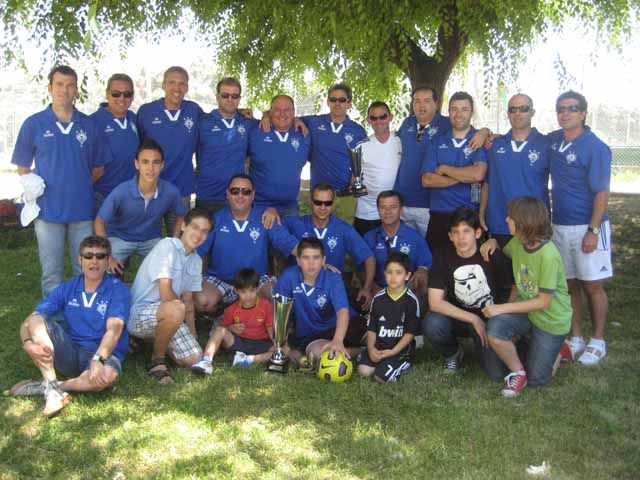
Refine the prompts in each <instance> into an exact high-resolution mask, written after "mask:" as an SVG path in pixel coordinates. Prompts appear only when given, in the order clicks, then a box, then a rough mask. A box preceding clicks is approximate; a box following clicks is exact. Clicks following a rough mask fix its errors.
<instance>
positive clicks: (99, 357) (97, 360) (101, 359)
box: [91, 353, 105, 365]
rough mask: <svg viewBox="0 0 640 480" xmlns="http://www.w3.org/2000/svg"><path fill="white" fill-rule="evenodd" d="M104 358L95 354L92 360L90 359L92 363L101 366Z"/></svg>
mask: <svg viewBox="0 0 640 480" xmlns="http://www.w3.org/2000/svg"><path fill="white" fill-rule="evenodd" d="M104 360H105V359H104V358H102V357H101V356H100V355H99V354H98V353H96V354H95V355H94V356H93V358H92V359H91V361H92V362H100V363H101V364H103V365H104Z"/></svg>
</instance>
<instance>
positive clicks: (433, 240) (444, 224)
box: [427, 210, 452, 253]
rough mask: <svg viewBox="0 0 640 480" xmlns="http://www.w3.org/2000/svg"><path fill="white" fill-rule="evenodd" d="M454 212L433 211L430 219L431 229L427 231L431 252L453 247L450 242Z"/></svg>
mask: <svg viewBox="0 0 640 480" xmlns="http://www.w3.org/2000/svg"><path fill="white" fill-rule="evenodd" d="M451 215H452V212H434V211H433V210H431V217H430V218H429V228H428V229H427V243H428V244H429V249H430V250H431V252H432V253H433V252H438V251H439V250H442V249H445V248H448V247H449V245H451V240H449V219H450V218H451Z"/></svg>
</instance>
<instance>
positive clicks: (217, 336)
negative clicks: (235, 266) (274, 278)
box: [191, 268, 274, 375]
mask: <svg viewBox="0 0 640 480" xmlns="http://www.w3.org/2000/svg"><path fill="white" fill-rule="evenodd" d="M233 287H234V289H235V293H236V295H238V301H237V302H235V303H233V304H231V305H229V306H228V307H227V308H226V309H225V310H224V320H223V321H222V325H219V326H217V327H215V329H214V330H213V334H212V335H211V338H210V339H209V342H208V343H207V346H206V347H205V349H204V355H203V356H202V358H201V359H200V360H199V361H198V363H196V364H195V365H193V366H192V367H191V370H193V371H194V372H196V373H201V374H203V375H211V374H212V373H213V366H212V365H211V360H212V359H213V357H214V356H215V354H216V352H217V351H218V350H219V349H220V347H221V346H222V348H224V349H225V350H227V351H228V352H232V353H235V356H234V357H233V366H234V367H235V366H237V365H242V366H246V365H251V364H252V363H253V362H259V363H262V362H266V361H267V360H269V358H271V352H272V351H273V350H274V346H273V340H272V338H273V308H272V306H271V303H269V301H268V300H267V299H265V298H260V297H258V288H259V287H260V274H259V273H258V272H256V271H255V270H254V269H253V268H242V269H240V270H238V271H237V272H236V274H235V275H234V277H233Z"/></svg>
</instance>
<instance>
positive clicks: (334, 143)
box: [301, 114, 367, 190]
mask: <svg viewBox="0 0 640 480" xmlns="http://www.w3.org/2000/svg"><path fill="white" fill-rule="evenodd" d="M301 120H302V121H303V122H304V123H305V125H306V126H307V128H308V129H309V134H310V135H311V158H310V161H311V186H312V187H314V186H315V185H317V184H318V183H328V184H329V185H331V186H332V187H333V188H334V189H335V190H343V189H345V188H347V187H348V186H349V185H350V184H351V153H350V150H351V149H352V148H354V147H355V146H356V145H358V144H359V143H360V142H362V141H364V140H366V138H367V132H366V131H365V129H364V128H362V127H361V126H360V125H359V124H357V123H356V122H354V121H353V120H351V119H350V118H349V117H348V116H347V117H346V118H345V120H344V121H343V122H342V123H340V124H336V123H333V122H332V121H331V116H330V115H329V114H325V115H308V116H305V117H301Z"/></svg>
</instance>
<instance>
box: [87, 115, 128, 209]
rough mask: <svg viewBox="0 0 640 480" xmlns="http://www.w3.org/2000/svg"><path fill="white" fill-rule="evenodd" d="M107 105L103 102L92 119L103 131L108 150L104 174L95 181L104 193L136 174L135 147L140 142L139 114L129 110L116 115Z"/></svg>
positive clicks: (98, 190)
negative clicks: (118, 116)
mask: <svg viewBox="0 0 640 480" xmlns="http://www.w3.org/2000/svg"><path fill="white" fill-rule="evenodd" d="M106 107H107V104H106V103H103V104H101V105H100V108H98V110H96V111H95V112H94V113H92V114H91V119H92V120H93V121H94V122H95V123H96V125H97V126H98V129H99V130H100V131H101V132H102V139H103V141H104V142H105V151H106V154H107V156H106V163H105V165H104V175H102V176H101V177H100V178H99V179H98V181H97V182H96V183H95V184H94V185H93V189H94V190H95V191H96V192H99V193H101V194H103V195H105V196H106V195H109V193H110V192H111V190H113V189H114V188H116V187H117V186H118V185H120V184H121V183H122V182H124V181H125V180H130V179H131V178H133V177H134V176H135V175H136V167H135V159H136V151H137V150H138V145H140V138H138V127H137V126H136V114H135V113H133V112H132V111H128V112H127V115H126V116H125V117H124V118H116V117H114V116H113V114H112V113H111V112H110V111H109V110H107V108H106Z"/></svg>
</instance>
